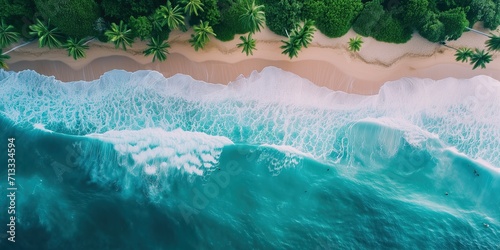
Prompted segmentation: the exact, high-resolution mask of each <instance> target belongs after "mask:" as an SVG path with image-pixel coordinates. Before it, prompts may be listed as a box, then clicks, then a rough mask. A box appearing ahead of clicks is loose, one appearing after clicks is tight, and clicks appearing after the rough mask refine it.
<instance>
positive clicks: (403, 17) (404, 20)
mask: <svg viewBox="0 0 500 250" xmlns="http://www.w3.org/2000/svg"><path fill="white" fill-rule="evenodd" d="M428 6H429V1H428V0H408V1H403V2H402V5H401V9H402V11H400V12H399V13H398V15H397V17H398V19H399V20H400V21H401V24H402V25H403V26H405V27H412V28H417V27H419V26H420V25H422V23H423V20H424V19H423V18H422V17H425V16H426V14H427V12H428V11H429V9H428Z"/></svg>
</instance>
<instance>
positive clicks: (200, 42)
mask: <svg viewBox="0 0 500 250" xmlns="http://www.w3.org/2000/svg"><path fill="white" fill-rule="evenodd" d="M193 30H194V34H192V35H191V39H190V40H189V42H190V43H191V46H193V47H194V50H196V51H198V49H200V48H201V49H203V48H204V47H205V45H206V44H207V43H208V41H209V40H210V37H209V36H208V35H212V36H215V33H214V30H213V29H212V26H210V24H209V23H208V22H203V21H200V25H195V26H193Z"/></svg>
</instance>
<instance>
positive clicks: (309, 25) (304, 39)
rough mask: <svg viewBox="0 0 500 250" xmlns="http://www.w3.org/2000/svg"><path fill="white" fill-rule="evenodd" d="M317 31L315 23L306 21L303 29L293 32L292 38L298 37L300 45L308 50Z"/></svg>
mask: <svg viewBox="0 0 500 250" xmlns="http://www.w3.org/2000/svg"><path fill="white" fill-rule="evenodd" d="M315 31H316V28H314V21H313V20H306V21H305V22H304V25H303V26H302V27H299V28H297V29H295V30H293V31H292V36H296V39H298V40H299V43H300V45H301V46H303V47H305V48H307V46H308V45H309V44H310V43H311V42H312V39H313V37H314V32H315Z"/></svg>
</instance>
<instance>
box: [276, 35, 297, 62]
mask: <svg viewBox="0 0 500 250" xmlns="http://www.w3.org/2000/svg"><path fill="white" fill-rule="evenodd" d="M281 42H283V43H284V44H283V45H282V46H281V47H280V48H281V49H282V50H283V51H282V52H281V54H285V55H288V57H290V59H292V58H294V57H298V55H299V51H300V49H301V48H302V46H301V45H300V41H299V40H298V39H296V38H295V37H294V36H291V37H290V38H289V39H288V40H287V41H285V40H281Z"/></svg>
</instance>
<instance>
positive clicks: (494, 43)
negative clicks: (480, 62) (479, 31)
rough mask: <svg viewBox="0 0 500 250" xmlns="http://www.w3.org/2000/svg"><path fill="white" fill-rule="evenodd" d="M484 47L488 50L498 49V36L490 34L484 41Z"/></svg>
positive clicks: (499, 48)
mask: <svg viewBox="0 0 500 250" xmlns="http://www.w3.org/2000/svg"><path fill="white" fill-rule="evenodd" d="M486 47H487V48H488V50H489V51H500V36H490V39H488V40H487V41H486Z"/></svg>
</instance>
